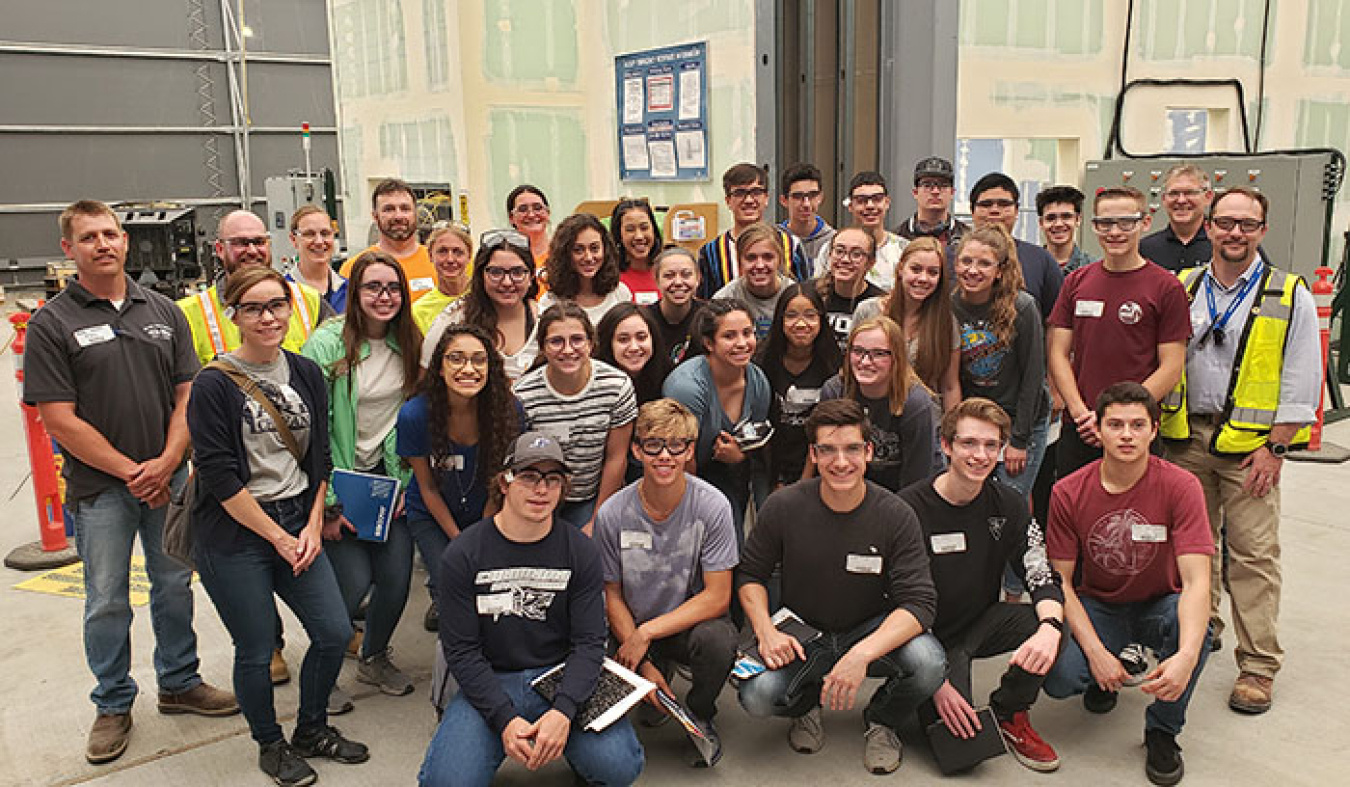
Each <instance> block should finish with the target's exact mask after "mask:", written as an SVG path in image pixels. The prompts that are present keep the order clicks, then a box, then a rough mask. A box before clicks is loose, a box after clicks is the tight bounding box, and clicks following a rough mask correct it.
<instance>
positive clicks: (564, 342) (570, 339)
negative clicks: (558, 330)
mask: <svg viewBox="0 0 1350 787" xmlns="http://www.w3.org/2000/svg"><path fill="white" fill-rule="evenodd" d="M590 341H591V340H590V339H589V338H588V337H587V336H586V334H584V333H577V334H573V335H571V336H550V337H548V338H547V339H545V340H544V346H545V347H547V348H549V349H550V350H554V351H557V350H561V349H562V348H564V347H566V346H568V345H571V347H572V349H573V350H580V349H582V348H584V347H585V346H586V345H587V344H588V343H590Z"/></svg>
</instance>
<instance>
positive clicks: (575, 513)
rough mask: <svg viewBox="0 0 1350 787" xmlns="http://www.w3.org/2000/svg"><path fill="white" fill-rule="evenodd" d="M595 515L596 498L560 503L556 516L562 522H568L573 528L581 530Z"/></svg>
mask: <svg viewBox="0 0 1350 787" xmlns="http://www.w3.org/2000/svg"><path fill="white" fill-rule="evenodd" d="M594 513H595V498H593V497H592V498H591V499H589V500H578V501H577V502H575V503H559V504H558V510H557V513H555V514H554V516H556V517H557V518H558V521H560V522H566V523H567V524H569V525H571V526H572V527H574V528H576V529H577V530H580V529H581V528H583V527H585V526H586V523H587V522H589V521H591V515H592V514H594Z"/></svg>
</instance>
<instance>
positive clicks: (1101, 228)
mask: <svg viewBox="0 0 1350 787" xmlns="http://www.w3.org/2000/svg"><path fill="white" fill-rule="evenodd" d="M1143 220H1144V214H1142V213H1135V214H1132V215H1129V216H1093V217H1092V229H1094V230H1096V231H1097V232H1110V231H1111V229H1112V228H1113V227H1114V228H1116V229H1119V230H1120V231H1121V232H1134V228H1135V227H1138V226H1139V222H1141V221H1143Z"/></svg>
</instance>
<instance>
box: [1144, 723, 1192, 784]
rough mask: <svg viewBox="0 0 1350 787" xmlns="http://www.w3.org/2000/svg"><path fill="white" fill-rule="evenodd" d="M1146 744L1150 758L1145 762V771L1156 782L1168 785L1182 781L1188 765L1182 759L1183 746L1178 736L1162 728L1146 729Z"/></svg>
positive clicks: (1150, 779) (1149, 778)
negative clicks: (1179, 743)
mask: <svg viewBox="0 0 1350 787" xmlns="http://www.w3.org/2000/svg"><path fill="white" fill-rule="evenodd" d="M1144 745H1145V746H1147V747H1148V759H1147V760H1145V762H1144V773H1146V774H1148V780H1149V781H1151V782H1153V783H1154V784H1160V785H1163V787H1167V786H1168V785H1172V784H1176V783H1177V782H1179V781H1181V777H1182V775H1183V774H1185V772H1186V765H1185V763H1183V762H1182V761H1181V747H1180V746H1178V745H1177V737H1176V736H1175V735H1170V734H1168V733H1166V732H1163V731H1162V730H1145V731H1144Z"/></svg>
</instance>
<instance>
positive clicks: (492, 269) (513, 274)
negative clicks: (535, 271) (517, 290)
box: [483, 265, 530, 284]
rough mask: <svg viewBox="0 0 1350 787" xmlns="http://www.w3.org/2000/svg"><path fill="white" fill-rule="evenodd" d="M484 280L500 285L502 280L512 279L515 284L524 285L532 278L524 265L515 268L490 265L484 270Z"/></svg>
mask: <svg viewBox="0 0 1350 787" xmlns="http://www.w3.org/2000/svg"><path fill="white" fill-rule="evenodd" d="M483 278H485V279H487V280H488V281H491V282H493V283H499V282H501V280H502V279H510V280H511V282H512V283H513V284H523V283H524V282H525V281H526V280H528V279H529V278H530V269H529V268H526V267H525V266H524V265H517V266H516V267H514V268H502V267H500V266H497V265H488V266H487V267H485V268H483Z"/></svg>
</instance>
